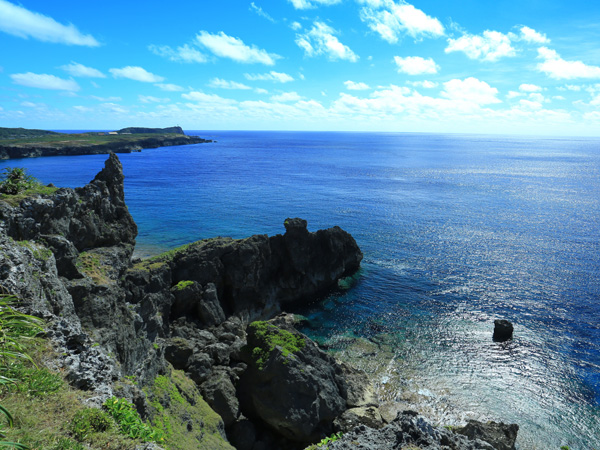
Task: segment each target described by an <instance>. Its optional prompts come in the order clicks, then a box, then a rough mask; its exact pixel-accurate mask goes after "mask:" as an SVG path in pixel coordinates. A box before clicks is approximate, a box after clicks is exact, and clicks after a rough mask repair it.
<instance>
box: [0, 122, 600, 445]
mask: <svg viewBox="0 0 600 450" xmlns="http://www.w3.org/2000/svg"><path fill="white" fill-rule="evenodd" d="M189 134H198V135H200V136H201V137H204V138H209V139H215V140H216V141H217V142H215V143H212V144H200V145H192V146H184V147H165V148H159V149H152V150H144V151H143V152H141V153H131V154H120V155H119V158H120V159H121V162H122V163H123V167H124V172H125V176H126V179H125V195H126V201H127V203H128V205H129V210H130V212H131V214H132V215H133V217H134V219H135V221H136V222H137V224H138V227H139V235H138V239H137V242H138V244H137V250H136V252H137V254H138V255H140V256H148V255H152V254H156V253H158V252H160V251H163V250H168V249H171V248H173V247H175V246H178V245H181V244H184V243H187V242H190V241H194V240H198V239H203V238H209V237H214V236H231V237H234V238H242V237H246V236H249V235H251V234H270V235H271V234H276V233H283V232H284V228H283V221H284V220H285V219H286V218H287V217H301V218H304V219H306V220H307V221H308V227H309V229H310V230H313V231H314V230H317V229H319V228H327V227H331V226H334V225H339V226H340V227H342V228H344V229H345V230H346V231H348V232H350V233H351V234H352V235H353V236H354V238H355V239H356V241H357V242H358V244H359V246H360V247H361V249H362V251H363V253H364V255H365V258H364V260H363V263H362V268H361V270H360V271H359V273H358V274H356V275H355V276H354V277H352V279H349V280H345V281H344V283H342V284H341V285H340V288H339V289H338V290H336V292H334V293H332V294H331V295H329V296H327V297H326V298H322V299H319V300H318V301H316V302H314V303H312V304H310V305H306V306H304V307H302V308H299V309H298V310H297V311H296V312H298V313H301V314H303V315H304V316H306V317H307V319H308V322H307V325H306V327H305V328H304V329H303V331H304V332H306V333H307V334H309V335H310V336H311V337H312V338H314V339H315V340H317V341H318V342H319V343H320V344H321V345H322V346H323V347H325V348H328V349H329V350H330V351H332V352H335V353H336V354H337V355H338V356H339V357H340V358H344V359H347V360H351V361H352V362H353V363H354V364H356V365H358V366H360V367H362V368H363V369H365V370H367V371H368V372H369V373H370V375H371V377H372V379H373V380H374V381H375V382H376V385H377V387H378V390H379V394H380V396H381V398H382V400H383V401H385V402H388V403H387V404H388V406H389V407H390V408H393V407H394V406H393V405H398V406H396V407H397V408H407V409H416V410H419V411H422V412H424V413H426V414H427V415H429V416H430V417H431V418H432V419H433V420H434V421H435V422H436V423H437V424H439V425H448V426H451V425H456V424H459V423H464V421H465V420H467V419H469V418H474V419H479V420H495V421H504V422H516V423H518V424H519V425H520V427H521V428H520V431H519V438H518V441H517V442H518V445H519V448H520V449H521V450H525V449H527V450H552V449H556V450H558V449H559V448H560V446H563V445H568V446H570V448H571V450H591V449H592V448H596V449H600V139H591V138H547V137H506V136H483V135H458V134H421V133H418V134H417V133H414V134H413V133H326V132H318V133H317V132H314V133H313V132H265V131H255V132H245V131H244V132H242V131H239V132H238V131H197V132H189ZM105 159H106V155H94V156H74V157H48V158H35V159H21V160H11V161H2V162H0V168H3V167H6V166H10V167H14V166H19V167H26V168H28V170H29V173H30V174H31V175H34V176H35V177H37V178H39V179H40V180H42V181H43V182H44V183H50V182H52V183H54V184H56V185H58V186H66V187H75V186H81V185H83V184H85V183H87V182H89V181H90V180H91V179H92V178H93V177H94V176H95V174H96V173H97V172H98V171H99V170H100V169H101V168H102V167H103V164H104V160H105ZM494 319H508V320H510V321H511V322H513V324H514V326H515V334H514V339H513V340H512V341H509V342H506V343H498V342H494V341H493V340H492V332H493V322H494Z"/></svg>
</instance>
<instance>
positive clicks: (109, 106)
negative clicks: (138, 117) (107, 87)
mask: <svg viewBox="0 0 600 450" xmlns="http://www.w3.org/2000/svg"><path fill="white" fill-rule="evenodd" d="M100 106H102V108H104V109H106V110H108V111H110V112H112V113H117V114H127V113H128V112H129V110H128V109H125V108H123V107H122V106H121V105H117V104H116V103H102V105H100Z"/></svg>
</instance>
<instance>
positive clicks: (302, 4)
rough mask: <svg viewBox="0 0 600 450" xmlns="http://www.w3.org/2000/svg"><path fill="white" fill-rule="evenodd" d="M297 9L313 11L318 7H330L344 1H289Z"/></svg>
mask: <svg viewBox="0 0 600 450" xmlns="http://www.w3.org/2000/svg"><path fill="white" fill-rule="evenodd" d="M288 1H289V2H290V3H291V4H292V5H294V8H296V9H312V8H316V7H317V6H321V5H323V6H330V5H335V4H337V3H340V2H341V1H342V0H288Z"/></svg>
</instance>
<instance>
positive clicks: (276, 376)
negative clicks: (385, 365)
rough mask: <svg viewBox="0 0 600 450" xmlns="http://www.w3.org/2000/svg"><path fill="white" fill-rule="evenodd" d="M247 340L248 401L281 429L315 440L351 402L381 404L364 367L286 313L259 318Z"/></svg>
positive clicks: (255, 413)
mask: <svg viewBox="0 0 600 450" xmlns="http://www.w3.org/2000/svg"><path fill="white" fill-rule="evenodd" d="M247 342H248V343H247V345H246V346H245V347H244V351H243V353H242V356H243V358H244V361H245V362H246V363H247V364H248V370H246V371H245V372H244V374H243V376H242V378H241V381H240V383H239V385H238V391H239V392H240V397H241V399H242V401H243V405H242V407H243V410H244V413H245V414H246V415H248V416H249V417H255V418H259V419H260V420H261V421H263V422H264V423H265V424H267V425H268V426H269V427H270V428H272V429H273V430H275V431H276V432H277V434H280V435H282V436H285V437H287V438H288V439H290V440H293V441H298V442H304V443H309V442H312V441H315V440H319V439H320V438H321V437H322V436H324V435H325V436H327V435H330V434H331V433H332V432H333V421H334V420H335V419H336V418H337V417H338V416H340V415H341V414H342V413H344V412H345V411H346V410H348V409H349V408H355V407H368V406H376V405H377V401H376V399H375V396H374V394H373V392H372V390H371V388H370V383H369V381H368V379H367V377H366V375H365V374H364V373H361V372H358V371H356V370H354V369H352V368H351V367H349V366H347V365H345V364H343V363H340V362H337V361H336V360H335V359H334V358H333V357H332V356H331V355H329V354H327V353H325V352H324V351H322V350H320V349H319V348H318V346H317V345H316V344H315V343H314V342H313V341H311V340H310V339H308V338H307V337H306V336H304V335H302V334H301V333H299V332H298V331H296V330H295V329H294V328H293V327H292V326H290V325H289V322H288V321H285V320H284V319H283V318H280V317H278V318H276V319H274V320H271V321H268V322H253V323H252V324H250V326H249V327H248V338H247ZM350 374H351V375H353V377H349V376H347V375H350Z"/></svg>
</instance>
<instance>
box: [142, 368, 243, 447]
mask: <svg viewBox="0 0 600 450" xmlns="http://www.w3.org/2000/svg"><path fill="white" fill-rule="evenodd" d="M144 391H145V392H146V395H147V396H148V399H149V401H150V405H151V406H152V412H151V414H150V421H151V422H152V424H153V425H154V427H155V428H157V429H160V430H162V431H163V433H164V436H165V440H164V442H163V443H162V444H161V445H162V446H163V447H165V448H167V449H172V450H187V449H197V448H207V449H208V448H210V449H214V450H234V448H233V447H232V446H231V445H230V444H229V443H228V442H227V441H226V440H225V437H224V436H225V431H224V425H223V421H222V419H221V417H220V416H219V415H218V414H217V413H216V412H214V411H213V410H212V409H211V408H210V406H208V404H207V403H206V402H205V401H204V399H203V398H202V395H201V394H200V392H199V390H198V388H197V387H196V385H195V383H194V382H193V381H192V380H190V379H189V378H188V377H187V376H186V375H185V374H184V372H183V371H181V370H174V369H172V368H171V370H170V373H168V374H167V375H160V376H158V377H156V379H155V380H154V383H153V384H152V386H150V387H147V388H145V389H144Z"/></svg>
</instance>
